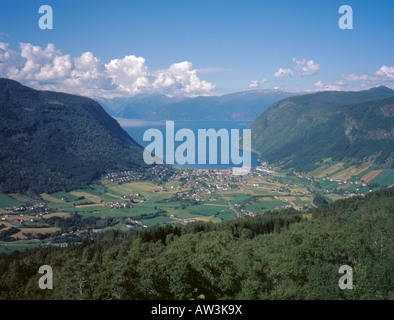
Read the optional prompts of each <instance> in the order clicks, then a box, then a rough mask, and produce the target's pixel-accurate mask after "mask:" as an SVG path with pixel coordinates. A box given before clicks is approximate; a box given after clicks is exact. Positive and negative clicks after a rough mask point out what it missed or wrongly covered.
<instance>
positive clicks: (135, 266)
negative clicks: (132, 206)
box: [0, 188, 394, 300]
mask: <svg viewBox="0 0 394 320" xmlns="http://www.w3.org/2000/svg"><path fill="white" fill-rule="evenodd" d="M393 196H394V188H390V189H386V190H380V191H377V192H374V193H371V194H369V195H367V196H365V197H355V198H351V199H346V200H340V201H336V202H334V203H331V204H329V205H323V206H320V207H318V208H315V209H313V210H312V214H313V218H312V219H311V220H305V219H302V218H301V217H300V215H299V214H298V213H296V212H294V211H293V210H287V211H281V212H275V211H274V212H268V213H267V214H264V215H262V216H256V217H248V218H242V219H237V220H233V221H227V222H224V223H220V224H212V223H197V224H190V225H187V226H186V227H179V226H172V225H167V226H162V227H155V228H152V229H147V230H143V231H139V232H137V233H136V234H134V235H132V234H130V233H124V232H120V231H108V232H104V233H100V234H98V235H97V236H96V238H95V239H94V240H93V241H85V242H83V243H82V244H80V245H72V244H70V245H69V246H68V247H67V248H56V247H53V246H49V247H46V248H37V249H32V250H26V251H23V252H19V251H16V252H14V253H12V254H10V255H8V256H3V257H0V275H1V276H0V299H192V298H194V299H196V298H199V294H200V293H202V294H203V295H204V298H205V299H208V300H209V299H392V298H394V282H393V281H394V271H393V270H394V268H393V266H394V246H393V243H394V241H393V240H394V234H393V230H394V197H393ZM74 219H78V218H74ZM44 264H47V265H50V266H51V267H52V269H53V272H54V289H53V290H40V289H39V288H38V284H37V283H38V279H39V277H40V275H39V274H38V273H37V272H38V269H39V267H40V266H41V265H44ZM342 265H349V266H351V267H352V268H353V290H341V289H340V288H339V286H338V280H339V278H340V277H341V276H342V275H341V274H339V273H338V270H339V267H340V266H342ZM196 288H197V291H196Z"/></svg>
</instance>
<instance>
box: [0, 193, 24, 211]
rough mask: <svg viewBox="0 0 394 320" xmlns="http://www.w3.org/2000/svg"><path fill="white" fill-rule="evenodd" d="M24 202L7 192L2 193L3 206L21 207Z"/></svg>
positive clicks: (1, 205)
mask: <svg viewBox="0 0 394 320" xmlns="http://www.w3.org/2000/svg"><path fill="white" fill-rule="evenodd" d="M21 205H22V203H21V202H20V201H17V200H15V199H14V198H11V197H9V196H7V195H5V194H0V207H1V208H12V207H19V206H21Z"/></svg>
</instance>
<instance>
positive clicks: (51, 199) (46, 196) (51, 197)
mask: <svg viewBox="0 0 394 320" xmlns="http://www.w3.org/2000/svg"><path fill="white" fill-rule="evenodd" d="M40 196H41V198H43V199H44V200H45V201H49V202H54V203H65V201H63V200H61V199H58V198H55V197H53V196H51V195H49V194H47V193H41V194H40Z"/></svg>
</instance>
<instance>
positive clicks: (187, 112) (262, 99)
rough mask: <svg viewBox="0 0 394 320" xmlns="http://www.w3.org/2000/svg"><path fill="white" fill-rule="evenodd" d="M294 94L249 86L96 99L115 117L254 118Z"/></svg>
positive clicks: (163, 118)
mask: <svg viewBox="0 0 394 320" xmlns="http://www.w3.org/2000/svg"><path fill="white" fill-rule="evenodd" d="M293 95H295V94H294V93H289V92H283V91H281V90H250V91H243V92H236V93H231V94H226V95H223V96H208V97H204V96H200V97H196V98H185V97H184V98H179V97H178V98H169V97H166V96H163V95H151V96H145V95H137V96H135V97H132V98H123V99H122V98H114V99H110V100H109V99H107V100H100V101H101V103H102V104H103V106H104V107H105V108H106V110H107V111H108V113H110V114H111V115H112V116H115V117H119V118H136V119H145V120H198V121H226V120H248V121H252V120H254V119H256V118H257V117H258V116H259V115H260V114H261V112H263V111H264V110H265V109H266V108H268V107H269V106H270V105H272V104H273V103H275V102H277V101H279V100H281V99H283V98H286V97H290V96H293Z"/></svg>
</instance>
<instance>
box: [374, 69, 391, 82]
mask: <svg viewBox="0 0 394 320" xmlns="http://www.w3.org/2000/svg"><path fill="white" fill-rule="evenodd" d="M375 75H377V76H379V77H382V78H386V79H389V80H394V67H388V66H382V67H381V68H380V69H379V70H378V71H376V72H375Z"/></svg>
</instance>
